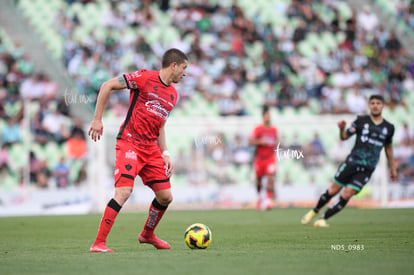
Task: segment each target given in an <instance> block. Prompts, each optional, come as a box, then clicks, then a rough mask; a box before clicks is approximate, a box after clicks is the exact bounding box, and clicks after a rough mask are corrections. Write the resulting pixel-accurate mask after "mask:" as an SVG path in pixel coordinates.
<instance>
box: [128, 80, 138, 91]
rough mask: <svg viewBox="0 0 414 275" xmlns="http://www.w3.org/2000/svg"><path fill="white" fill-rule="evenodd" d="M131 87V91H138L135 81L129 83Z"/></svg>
mask: <svg viewBox="0 0 414 275" xmlns="http://www.w3.org/2000/svg"><path fill="white" fill-rule="evenodd" d="M129 87H131V89H136V88H137V83H136V82H135V81H130V82H129Z"/></svg>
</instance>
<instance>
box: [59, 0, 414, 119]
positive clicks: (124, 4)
mask: <svg viewBox="0 0 414 275" xmlns="http://www.w3.org/2000/svg"><path fill="white" fill-rule="evenodd" d="M71 2H72V1H71ZM341 2H343V1H328V0H325V1H322V3H320V1H312V0H292V1H291V3H290V4H289V5H285V6H284V4H283V3H288V2H280V3H279V4H278V5H277V8H278V9H279V10H278V11H277V12H279V13H282V16H285V17H286V18H287V20H288V21H287V22H294V24H290V23H287V22H285V23H283V25H281V26H275V25H273V24H272V23H269V22H263V20H261V18H262V16H261V13H263V12H264V11H259V12H258V14H257V15H256V16H255V17H254V18H247V16H246V15H245V14H246V12H245V11H244V10H243V9H242V7H241V6H239V5H238V4H237V2H234V3H233V5H231V6H221V5H220V4H214V5H212V4H210V3H209V1H203V0H200V1H179V2H177V3H178V4H177V3H174V5H172V4H171V5H169V4H168V3H169V1H162V3H163V5H162V9H161V11H162V12H163V13H162V14H161V16H165V17H168V18H170V20H171V24H172V26H174V28H175V29H176V30H177V31H178V32H179V36H178V37H177V39H176V41H172V42H170V43H169V44H166V43H163V41H156V42H155V43H150V42H148V41H147V40H148V39H147V37H145V36H143V35H142V34H141V33H140V32H136V35H135V36H134V37H131V36H128V35H126V32H125V29H127V28H130V27H132V28H137V29H141V28H157V25H156V23H157V18H154V12H153V11H154V7H155V6H154V5H152V4H153V1H138V0H129V1H110V3H111V6H110V9H109V10H108V11H107V12H106V14H104V16H103V18H102V22H101V24H102V25H103V26H104V27H105V28H106V29H107V30H108V31H107V34H108V35H107V36H106V37H105V39H104V40H102V39H99V38H98V37H97V35H96V34H95V33H93V32H91V33H90V35H89V36H88V37H87V39H85V40H83V41H79V40H76V39H74V38H73V34H74V33H75V32H76V30H77V29H78V28H80V27H81V25H80V24H81V23H80V21H79V19H78V18H77V16H76V14H74V15H73V14H68V13H65V11H62V12H61V14H59V16H58V19H59V21H58V23H57V27H58V29H59V32H60V33H61V35H62V36H64V37H65V38H66V42H65V47H64V48H65V49H64V62H65V65H66V67H67V68H68V71H69V73H70V74H71V75H72V76H73V77H74V78H75V79H76V81H77V83H78V85H79V89H80V90H81V91H85V92H86V93H89V94H96V92H97V90H98V89H99V84H100V83H101V81H102V80H103V79H106V78H107V77H110V76H112V77H113V76H116V75H119V74H121V73H124V72H127V71H131V70H136V69H137V68H149V69H156V68H158V66H159V64H158V63H159V55H160V54H161V53H162V49H164V48H168V47H178V48H180V49H182V50H183V51H185V52H186V53H187V54H188V55H189V56H190V60H191V67H190V68H189V70H188V77H187V79H186V81H185V83H182V84H180V85H179V90H180V99H181V103H182V102H184V101H185V100H186V99H188V98H191V95H192V94H193V93H201V94H202V95H203V96H204V98H205V99H206V100H208V101H210V102H214V103H215V104H217V105H218V107H219V108H218V109H219V113H220V114H221V115H246V114H249V110H247V109H246V102H243V99H242V98H243V97H242V95H243V93H244V87H245V85H246V83H248V82H250V83H267V84H268V87H269V88H268V91H266V93H262V94H263V101H264V102H263V103H264V104H266V105H270V106H275V107H277V108H279V109H283V108H284V107H286V106H292V107H295V108H300V107H304V106H307V105H308V102H309V100H310V99H317V101H318V103H319V107H320V108H318V109H319V110H320V112H321V113H361V111H364V110H365V109H364V108H365V103H366V98H367V95H368V94H371V93H380V94H383V95H384V97H385V98H386V100H387V103H389V105H390V106H391V107H392V108H393V107H394V106H396V105H403V106H405V104H406V103H405V101H404V91H407V90H409V89H410V88H412V87H413V73H414V61H413V59H412V57H410V56H408V55H407V54H406V51H405V49H404V48H403V47H402V44H401V42H400V40H399V39H398V38H397V37H396V36H395V34H394V33H393V32H392V31H391V32H390V31H388V30H386V29H385V28H384V26H383V24H382V23H381V22H380V21H379V19H378V17H377V15H376V14H375V13H373V12H372V10H371V8H370V7H369V6H365V7H364V8H363V9H362V10H360V11H357V12H352V13H351V14H350V15H349V16H347V17H345V16H344V15H343V14H342V13H340V12H339V9H338V8H337V5H339V4H341ZM321 6H323V9H322V10H321ZM274 8H275V9H276V4H275V7H274ZM323 12H327V13H329V12H330V13H332V14H333V17H332V18H331V19H325V18H323V14H322V13H323ZM324 32H329V33H331V34H332V35H334V37H337V36H341V35H343V36H344V38H343V39H342V40H341V41H340V42H339V43H338V45H337V47H336V48H334V49H332V50H330V51H329V52H328V54H325V53H323V52H321V51H319V50H318V48H317V47H314V48H313V49H311V50H310V51H311V52H310V53H304V52H303V51H301V50H300V47H299V45H300V43H302V42H304V41H305V40H306V38H307V36H308V35H311V34H316V33H318V34H321V33H324ZM166 35H167V34H166ZM206 37H209V39H204V38H206ZM321 43H323V41H321ZM258 44H259V45H260V48H261V52H260V55H259V57H258V58H254V59H252V58H251V56H249V53H248V48H250V47H253V46H255V45H258ZM125 55H130V56H131V59H132V60H133V62H132V64H130V66H128V67H122V65H121V64H120V62H119V60H120V59H121V58H122V56H125ZM292 75H294V76H295V77H291V76H292ZM258 92H259V93H260V91H258ZM123 100H124V101H125V100H127V99H126V98H125V97H124V98H123ZM344 102H346V104H343V103H344ZM113 104H120V105H121V109H122V107H123V110H124V112H125V109H126V107H125V104H123V103H119V101H116V100H115V101H113ZM121 113H122V112H121Z"/></svg>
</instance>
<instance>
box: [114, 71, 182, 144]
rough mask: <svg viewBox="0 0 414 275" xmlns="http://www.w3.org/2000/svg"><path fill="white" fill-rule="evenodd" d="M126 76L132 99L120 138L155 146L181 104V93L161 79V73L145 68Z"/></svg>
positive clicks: (130, 99)
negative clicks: (178, 101)
mask: <svg viewBox="0 0 414 275" xmlns="http://www.w3.org/2000/svg"><path fill="white" fill-rule="evenodd" d="M123 76H124V78H125V80H126V83H127V87H128V89H130V98H129V108H128V113H127V116H126V118H125V121H124V122H123V124H122V125H121V127H120V129H119V133H118V137H117V138H118V139H124V140H129V141H133V142H134V143H138V144H149V143H153V142H155V141H156V140H157V138H158V136H159V133H160V129H161V127H162V125H163V124H164V122H165V121H166V119H167V118H168V116H169V114H170V112H171V110H172V109H173V108H174V106H175V104H176V102H177V91H176V90H175V88H174V87H173V86H172V85H167V84H165V83H164V82H163V81H162V80H161V78H160V76H159V71H149V70H145V69H143V70H139V71H135V72H133V73H128V74H124V75H123Z"/></svg>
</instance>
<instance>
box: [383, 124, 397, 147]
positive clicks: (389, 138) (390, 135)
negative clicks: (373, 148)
mask: <svg viewBox="0 0 414 275" xmlns="http://www.w3.org/2000/svg"><path fill="white" fill-rule="evenodd" d="M394 131H395V128H394V125H390V134H389V135H388V136H387V139H386V140H385V144H392V138H393V136H394Z"/></svg>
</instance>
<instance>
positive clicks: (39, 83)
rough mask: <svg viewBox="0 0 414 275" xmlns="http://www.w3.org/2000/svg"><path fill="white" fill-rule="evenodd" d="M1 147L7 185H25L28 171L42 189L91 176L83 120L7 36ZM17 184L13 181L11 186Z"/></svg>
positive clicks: (0, 62) (0, 78)
mask: <svg viewBox="0 0 414 275" xmlns="http://www.w3.org/2000/svg"><path fill="white" fill-rule="evenodd" d="M0 146H1V149H0V175H1V178H2V182H1V183H2V184H3V186H2V187H4V185H6V183H5V182H12V183H13V182H14V183H15V186H17V185H19V184H20V186H21V187H25V186H22V185H23V182H24V180H23V179H24V174H25V173H27V174H28V175H29V181H30V184H31V185H32V186H36V187H38V188H48V187H51V188H53V187H56V188H63V187H67V186H70V185H75V184H77V185H79V184H81V183H82V182H83V181H84V180H85V179H86V175H85V171H86V170H85V166H84V160H85V158H86V153H87V148H86V140H85V134H84V131H83V125H82V123H81V122H80V121H78V120H76V119H74V118H73V117H71V115H70V113H69V107H68V106H67V105H66V104H65V102H64V99H63V98H62V96H59V95H58V86H57V84H56V83H54V82H53V81H51V80H50V79H49V77H48V76H46V75H44V74H43V73H42V72H41V70H39V69H37V68H35V66H34V64H33V62H32V61H31V58H30V55H29V52H28V51H27V50H24V49H22V48H21V47H20V45H19V43H15V45H13V46H12V48H11V49H7V48H6V46H5V43H4V42H3V37H0ZM28 148H29V150H27V149H28ZM26 155H27V156H26ZM77 161H79V163H77V164H76V165H77V167H76V169H75V167H74V163H76V162H77ZM72 168H73V169H72ZM71 169H72V170H76V171H72V172H71ZM71 173H72V174H71ZM13 187H14V186H13V184H10V186H8V187H7V188H13ZM26 187H27V186H26ZM7 188H6V189H7Z"/></svg>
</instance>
